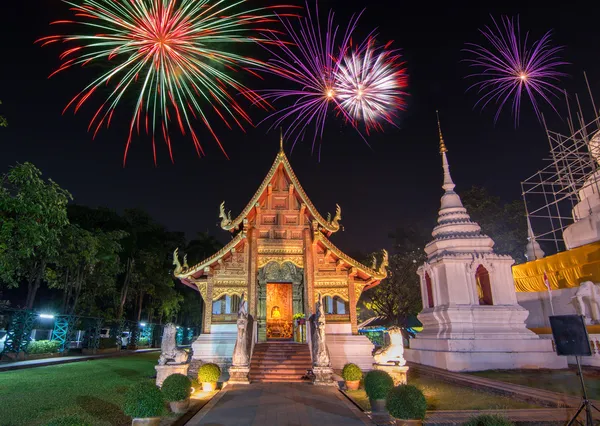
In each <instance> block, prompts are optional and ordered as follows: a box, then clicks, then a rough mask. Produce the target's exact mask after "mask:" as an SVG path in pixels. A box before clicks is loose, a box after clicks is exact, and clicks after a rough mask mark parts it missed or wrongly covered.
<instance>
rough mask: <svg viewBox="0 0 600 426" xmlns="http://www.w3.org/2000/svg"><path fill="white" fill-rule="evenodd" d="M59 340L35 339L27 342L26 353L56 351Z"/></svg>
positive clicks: (49, 352)
mask: <svg viewBox="0 0 600 426" xmlns="http://www.w3.org/2000/svg"><path fill="white" fill-rule="evenodd" d="M59 347H60V342H59V341H58V340H36V341H33V342H29V344H28V345H27V353H29V354H51V353H54V352H58V348H59Z"/></svg>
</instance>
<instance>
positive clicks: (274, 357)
mask: <svg viewBox="0 0 600 426" xmlns="http://www.w3.org/2000/svg"><path fill="white" fill-rule="evenodd" d="M311 365H312V362H311V358H310V352H309V349H308V344H306V343H294V342H267V343H257V344H256V345H255V346H254V353H253V355H252V360H251V362H250V374H249V379H250V382H253V383H255V382H287V383H290V382H295V383H299V382H304V381H305V380H303V379H302V376H304V375H305V374H306V371H307V370H310V369H311V368H312V366H311Z"/></svg>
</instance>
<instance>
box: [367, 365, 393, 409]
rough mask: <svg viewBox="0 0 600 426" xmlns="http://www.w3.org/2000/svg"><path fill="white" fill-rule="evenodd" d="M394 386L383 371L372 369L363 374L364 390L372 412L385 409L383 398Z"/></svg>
mask: <svg viewBox="0 0 600 426" xmlns="http://www.w3.org/2000/svg"><path fill="white" fill-rule="evenodd" d="M393 387H394V380H393V379H392V376H390V375H389V374H388V373H386V372H385V371H381V370H372V371H369V372H368V373H367V375H366V376H365V391H366V392H367V396H368V397H369V402H370V403H371V410H372V411H374V412H383V411H385V399H386V398H387V396H388V393H390V391H391V390H392V388H393Z"/></svg>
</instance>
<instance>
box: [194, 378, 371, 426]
mask: <svg viewBox="0 0 600 426" xmlns="http://www.w3.org/2000/svg"><path fill="white" fill-rule="evenodd" d="M197 425H207V426H208V425H211V426H216V425H227V426H265V425H268V426H311V425H319V426H337V425H340V426H341V425H344V426H365V425H374V423H372V422H371V420H370V419H369V418H368V417H367V416H366V414H364V413H363V412H362V411H360V410H359V409H358V408H356V407H355V406H354V405H353V404H352V403H351V402H350V401H348V400H347V399H346V398H345V397H344V395H342V394H341V393H340V392H339V391H338V390H337V388H336V387H333V386H313V385H311V384H304V383H256V384H251V385H230V386H227V387H225V389H224V390H223V391H221V392H219V393H218V394H217V395H216V396H215V397H214V398H213V399H212V400H211V401H210V402H209V403H208V404H206V405H205V406H204V407H203V408H202V410H200V411H199V412H198V414H196V415H195V416H194V417H193V418H192V419H191V420H190V421H189V422H187V423H186V426H197Z"/></svg>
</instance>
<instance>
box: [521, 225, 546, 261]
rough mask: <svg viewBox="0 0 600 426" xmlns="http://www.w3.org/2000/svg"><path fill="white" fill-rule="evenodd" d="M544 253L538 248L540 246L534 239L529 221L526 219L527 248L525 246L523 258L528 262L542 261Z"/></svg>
mask: <svg viewBox="0 0 600 426" xmlns="http://www.w3.org/2000/svg"><path fill="white" fill-rule="evenodd" d="M545 255H546V253H544V250H542V248H541V247H540V244H539V243H538V242H537V240H536V239H535V235H534V234H533V229H532V228H531V221H530V220H529V217H527V246H525V257H526V258H527V261H528V262H531V261H532V260H538V259H542V258H543V257H544V256H545Z"/></svg>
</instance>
